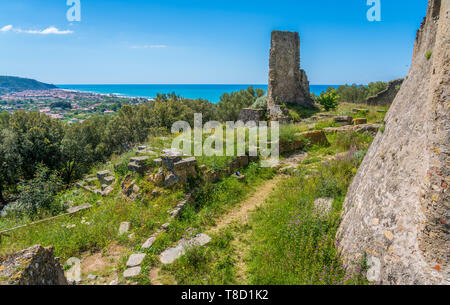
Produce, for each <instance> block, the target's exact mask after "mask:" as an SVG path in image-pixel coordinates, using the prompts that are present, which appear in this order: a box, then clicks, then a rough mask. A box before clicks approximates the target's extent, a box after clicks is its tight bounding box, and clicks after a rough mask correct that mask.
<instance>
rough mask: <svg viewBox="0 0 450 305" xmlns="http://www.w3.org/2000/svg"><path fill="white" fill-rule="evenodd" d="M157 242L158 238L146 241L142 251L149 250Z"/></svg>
mask: <svg viewBox="0 0 450 305" xmlns="http://www.w3.org/2000/svg"><path fill="white" fill-rule="evenodd" d="M155 241H156V237H150V238H149V239H147V240H146V241H145V243H144V244H143V245H142V247H141V248H142V249H149V248H150V247H151V246H152V245H153V243H154V242H155Z"/></svg>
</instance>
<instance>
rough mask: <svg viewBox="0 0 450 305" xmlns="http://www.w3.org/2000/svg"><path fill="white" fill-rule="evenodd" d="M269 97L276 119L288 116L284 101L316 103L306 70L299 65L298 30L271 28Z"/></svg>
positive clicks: (268, 103) (286, 102)
mask: <svg viewBox="0 0 450 305" xmlns="http://www.w3.org/2000/svg"><path fill="white" fill-rule="evenodd" d="M267 97H268V99H267V108H268V110H269V115H270V117H271V119H273V120H281V121H283V120H285V119H286V110H285V109H284V107H282V106H281V105H282V104H296V105H301V106H304V107H308V108H312V107H314V102H313V100H312V99H311V96H310V93H309V81H308V78H307V76H306V72H305V71H304V70H301V69H300V36H299V34H298V33H297V32H287V31H284V32H282V31H273V32H272V38H271V48H270V59H269V86H268V91H267Z"/></svg>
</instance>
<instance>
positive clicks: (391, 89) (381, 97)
mask: <svg viewBox="0 0 450 305" xmlns="http://www.w3.org/2000/svg"><path fill="white" fill-rule="evenodd" d="M402 84H403V78H400V79H396V80H393V81H390V82H389V83H388V85H387V88H386V89H385V90H383V91H381V92H379V93H378V94H376V95H374V96H371V97H369V98H368V99H367V101H366V103H367V105H371V106H389V105H391V104H392V102H393V101H394V99H395V96H396V95H397V93H398V91H399V90H400V87H401V85H402Z"/></svg>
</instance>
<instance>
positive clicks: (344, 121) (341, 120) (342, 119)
mask: <svg viewBox="0 0 450 305" xmlns="http://www.w3.org/2000/svg"><path fill="white" fill-rule="evenodd" d="M334 121H335V122H336V123H338V124H340V125H351V124H352V122H353V118H352V117H351V116H337V117H335V118H334Z"/></svg>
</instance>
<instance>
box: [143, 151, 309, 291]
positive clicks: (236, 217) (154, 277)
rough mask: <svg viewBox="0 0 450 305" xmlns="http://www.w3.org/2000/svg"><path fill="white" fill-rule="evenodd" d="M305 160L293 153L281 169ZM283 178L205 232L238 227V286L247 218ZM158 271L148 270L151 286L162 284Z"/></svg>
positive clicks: (245, 249)
mask: <svg viewBox="0 0 450 305" xmlns="http://www.w3.org/2000/svg"><path fill="white" fill-rule="evenodd" d="M305 158H306V154H305V153H303V152H297V153H294V154H292V155H291V156H289V157H288V158H287V159H285V160H283V161H281V167H286V166H290V167H294V168H296V167H297V166H298V163H299V162H301V161H302V160H304V159H305ZM285 177H286V176H285V175H282V174H278V175H276V176H275V177H274V178H273V179H272V180H269V181H266V182H265V183H263V184H262V185H260V186H258V188H257V191H256V192H254V193H253V194H252V195H251V196H250V197H249V198H247V199H246V200H244V201H243V202H242V203H241V204H240V205H239V206H236V207H235V208H233V209H232V210H231V211H230V212H228V213H227V214H225V215H224V216H222V217H220V220H219V221H218V222H217V223H216V225H215V226H214V227H212V228H210V229H209V230H207V231H206V232H205V233H206V234H214V233H218V232H220V231H222V230H223V229H225V228H227V227H228V226H230V225H232V224H237V225H238V226H239V228H240V230H237V231H238V232H235V239H234V240H233V242H232V245H233V247H234V248H235V249H236V269H237V280H238V282H239V284H245V283H247V264H246V262H245V258H246V257H247V252H248V250H249V238H250V233H251V228H248V227H247V226H248V217H249V215H250V213H251V212H252V211H254V210H255V209H256V208H258V207H259V206H261V205H263V204H264V202H265V201H266V199H267V198H268V197H269V195H270V194H271V193H272V191H273V190H274V189H275V188H276V186H277V185H278V183H279V182H280V181H281V180H283V178H285ZM160 271H161V269H160V268H158V267H155V268H153V269H152V270H150V281H151V283H152V284H153V285H162V284H163V283H162V278H161V275H160Z"/></svg>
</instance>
